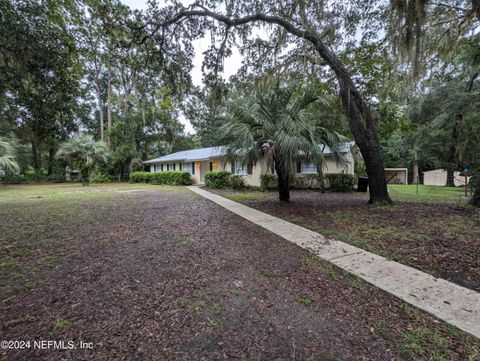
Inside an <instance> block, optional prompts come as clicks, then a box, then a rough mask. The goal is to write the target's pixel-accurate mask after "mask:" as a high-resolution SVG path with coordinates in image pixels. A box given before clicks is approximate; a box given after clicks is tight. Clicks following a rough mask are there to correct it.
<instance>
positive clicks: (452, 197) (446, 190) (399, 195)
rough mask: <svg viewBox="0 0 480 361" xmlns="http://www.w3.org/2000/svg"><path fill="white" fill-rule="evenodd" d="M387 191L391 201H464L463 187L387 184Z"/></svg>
mask: <svg viewBox="0 0 480 361" xmlns="http://www.w3.org/2000/svg"><path fill="white" fill-rule="evenodd" d="M388 191H389V193H390V196H391V198H392V199H393V201H396V200H397V201H404V202H434V203H457V202H465V200H464V198H463V196H464V188H463V187H438V186H426V185H422V184H419V185H418V194H417V185H415V184H410V185H401V184H389V185H388Z"/></svg>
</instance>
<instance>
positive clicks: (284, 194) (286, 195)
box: [275, 157, 290, 202]
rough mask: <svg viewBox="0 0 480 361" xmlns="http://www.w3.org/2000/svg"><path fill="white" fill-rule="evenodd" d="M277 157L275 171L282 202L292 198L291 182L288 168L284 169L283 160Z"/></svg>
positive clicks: (279, 196)
mask: <svg viewBox="0 0 480 361" xmlns="http://www.w3.org/2000/svg"><path fill="white" fill-rule="evenodd" d="M279 160H280V159H278V158H277V157H275V171H276V172H277V178H278V198H279V199H280V200H281V201H282V202H288V201H289V200H290V184H289V183H290V182H289V178H290V177H289V174H288V170H286V169H284V168H285V167H284V166H282V163H281V160H280V161H279Z"/></svg>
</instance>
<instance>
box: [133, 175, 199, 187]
mask: <svg viewBox="0 0 480 361" xmlns="http://www.w3.org/2000/svg"><path fill="white" fill-rule="evenodd" d="M130 183H151V184H169V185H176V186H188V185H190V184H192V179H191V178H190V173H188V172H185V171H172V172H133V173H130Z"/></svg>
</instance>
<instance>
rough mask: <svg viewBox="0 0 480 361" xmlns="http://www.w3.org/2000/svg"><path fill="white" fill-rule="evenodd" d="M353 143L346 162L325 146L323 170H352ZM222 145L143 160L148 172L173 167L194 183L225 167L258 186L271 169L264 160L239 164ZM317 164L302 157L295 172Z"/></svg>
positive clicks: (309, 171) (311, 171)
mask: <svg viewBox="0 0 480 361" xmlns="http://www.w3.org/2000/svg"><path fill="white" fill-rule="evenodd" d="M351 146H352V143H347V144H345V145H344V146H343V147H342V149H341V152H342V154H343V155H344V159H345V162H344V163H343V164H342V163H339V162H337V161H336V160H335V157H334V155H333V153H332V151H331V150H330V149H329V148H328V147H325V149H324V150H323V153H324V156H325V165H324V169H323V172H324V173H347V174H352V175H353V172H354V159H353V155H352V152H351V150H350V148H351ZM225 155H226V148H225V147H210V148H199V149H191V150H183V151H180V152H176V153H172V154H167V155H164V156H162V157H158V158H155V159H151V160H148V161H146V162H144V163H146V164H149V165H150V172H168V171H174V170H182V171H187V172H189V173H190V174H191V176H192V181H193V184H203V183H204V182H205V173H207V172H208V171H211V170H226V171H229V172H231V173H233V174H238V175H242V176H244V178H245V183H247V184H249V185H253V186H260V176H261V175H262V174H266V173H272V172H273V169H272V167H271V166H268V165H267V162H266V161H260V162H257V163H256V164H253V165H251V166H246V165H242V164H240V163H239V162H229V161H225ZM316 173H317V165H316V164H315V163H309V162H307V161H304V160H299V161H298V162H297V167H296V176H297V177H302V176H305V175H308V174H316Z"/></svg>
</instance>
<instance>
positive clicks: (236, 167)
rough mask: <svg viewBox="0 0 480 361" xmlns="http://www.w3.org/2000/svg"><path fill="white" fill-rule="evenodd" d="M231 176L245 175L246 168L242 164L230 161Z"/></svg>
mask: <svg viewBox="0 0 480 361" xmlns="http://www.w3.org/2000/svg"><path fill="white" fill-rule="evenodd" d="M231 168H232V174H236V175H246V174H247V166H246V165H242V164H237V162H235V161H232V165H231Z"/></svg>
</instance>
